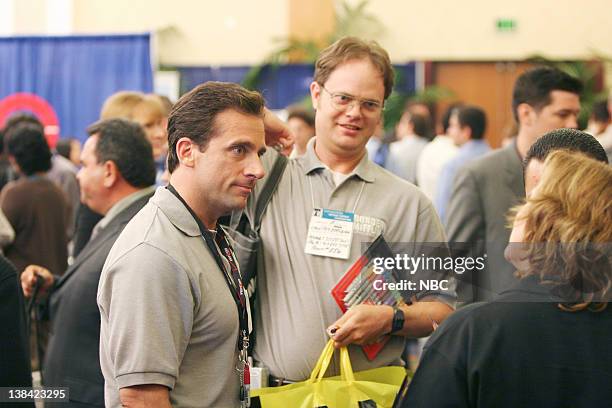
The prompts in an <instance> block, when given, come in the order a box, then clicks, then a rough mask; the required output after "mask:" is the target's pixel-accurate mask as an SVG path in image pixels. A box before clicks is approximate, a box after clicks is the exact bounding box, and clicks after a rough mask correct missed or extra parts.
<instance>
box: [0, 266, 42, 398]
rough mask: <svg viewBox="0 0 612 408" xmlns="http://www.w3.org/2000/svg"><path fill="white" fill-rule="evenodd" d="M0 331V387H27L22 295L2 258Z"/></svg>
mask: <svg viewBox="0 0 612 408" xmlns="http://www.w3.org/2000/svg"><path fill="white" fill-rule="evenodd" d="M0 327H1V329H0V387H31V386H32V372H31V367H30V351H29V347H30V345H29V341H28V330H27V327H26V313H25V304H24V300H23V294H22V293H21V285H20V284H19V279H18V275H17V270H16V269H15V267H14V266H13V264H11V263H10V262H9V261H8V260H7V259H6V258H5V257H4V256H2V255H0ZM0 405H1V404H0ZM29 405H30V406H32V407H33V406H34V404H29ZM23 406H26V405H25V404H24V405H23Z"/></svg>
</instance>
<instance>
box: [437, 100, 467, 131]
mask: <svg viewBox="0 0 612 408" xmlns="http://www.w3.org/2000/svg"><path fill="white" fill-rule="evenodd" d="M462 106H463V102H455V103H451V104H450V105H449V106H448V108H446V110H445V111H444V114H443V115H442V119H441V122H442V130H443V131H444V134H447V133H448V127H449V126H450V117H451V116H452V115H453V113H455V111H456V110H457V108H460V107H462Z"/></svg>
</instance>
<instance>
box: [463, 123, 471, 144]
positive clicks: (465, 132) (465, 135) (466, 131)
mask: <svg viewBox="0 0 612 408" xmlns="http://www.w3.org/2000/svg"><path fill="white" fill-rule="evenodd" d="M461 137H462V138H463V141H464V142H469V141H470V139H472V128H471V127H469V126H464V127H462V128H461Z"/></svg>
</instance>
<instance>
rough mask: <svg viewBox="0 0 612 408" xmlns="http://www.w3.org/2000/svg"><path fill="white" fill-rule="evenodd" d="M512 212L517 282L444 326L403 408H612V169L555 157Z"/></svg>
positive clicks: (576, 157) (568, 155) (572, 156)
mask: <svg viewBox="0 0 612 408" xmlns="http://www.w3.org/2000/svg"><path fill="white" fill-rule="evenodd" d="M515 212H516V216H515V217H514V226H513V230H512V235H511V241H512V242H514V243H518V245H520V250H519V251H514V250H511V251H507V254H508V258H509V260H510V261H511V262H512V263H513V264H514V265H516V269H517V275H518V276H519V277H520V280H519V281H518V282H517V283H516V284H515V285H514V286H513V287H510V288H508V289H506V290H505V291H504V292H503V293H502V294H501V295H500V296H499V297H498V298H497V299H496V300H494V301H493V302H480V303H474V304H471V305H469V306H466V307H464V308H463V309H461V310H459V311H457V312H455V313H454V314H453V315H451V316H450V317H449V318H448V319H446V321H445V322H443V323H442V324H441V325H440V327H439V328H438V329H437V330H436V331H435V332H434V334H433V335H432V336H431V338H430V339H429V342H428V343H427V345H426V346H425V351H424V354H423V358H422V360H421V362H420V365H419V368H418V369H417V371H416V373H415V375H414V377H413V379H412V382H411V384H410V385H409V386H408V389H407V392H405V393H402V395H401V396H400V398H402V397H403V400H402V401H401V403H400V404H398V406H400V407H402V408H409V407H426V408H437V407H456V408H464V407H465V408H467V407H496V408H504V407H538V408H548V407H550V408H553V407H554V408H557V407H572V408H582V407H584V408H587V407H588V408H591V407H603V406H609V405H610V401H612V387H610V381H611V378H612V353H611V352H610V339H611V338H612V308H610V307H608V303H609V302H610V300H612V263H611V262H612V252H611V247H610V243H611V242H612V223H611V222H610V220H611V219H612V168H610V166H607V165H605V164H604V163H601V162H598V161H595V160H593V159H591V158H588V157H587V156H584V155H583V154H581V153H576V152H566V151H555V152H552V153H551V154H550V155H549V156H548V157H547V158H546V160H545V162H544V172H543V174H542V180H541V182H540V184H538V186H537V187H536V188H535V189H534V190H533V191H532V194H531V195H530V196H529V197H528V198H527V202H526V204H524V205H522V206H520V207H519V208H518V209H517V210H515ZM511 245H516V244H511Z"/></svg>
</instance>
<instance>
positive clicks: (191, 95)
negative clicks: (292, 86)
mask: <svg viewBox="0 0 612 408" xmlns="http://www.w3.org/2000/svg"><path fill="white" fill-rule="evenodd" d="M228 109H233V110H236V111H238V112H241V113H245V114H247V115H253V116H258V117H263V109H264V99H263V97H262V96H261V95H260V94H259V93H258V92H255V91H249V90H248V89H245V88H243V87H241V86H240V85H238V84H234V83H229V82H212V81H211V82H205V83H203V84H200V85H198V86H196V87H195V88H193V89H192V90H191V91H189V92H188V93H186V94H185V95H183V96H182V97H181V98H180V99H179V100H178V101H177V102H176V104H175V105H174V107H173V108H172V111H171V112H170V117H169V118H168V171H169V172H170V173H172V172H173V171H174V169H175V168H176V167H177V166H178V164H179V160H178V156H177V154H176V143H177V142H178V140H179V139H180V138H182V137H187V138H189V139H191V140H192V141H193V142H194V143H195V144H197V145H198V147H199V148H200V150H201V151H203V150H204V149H206V146H207V145H208V142H209V141H210V139H211V138H212V137H213V136H214V132H215V118H216V117H217V115H218V114H219V113H221V112H223V111H225V110H228Z"/></svg>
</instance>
